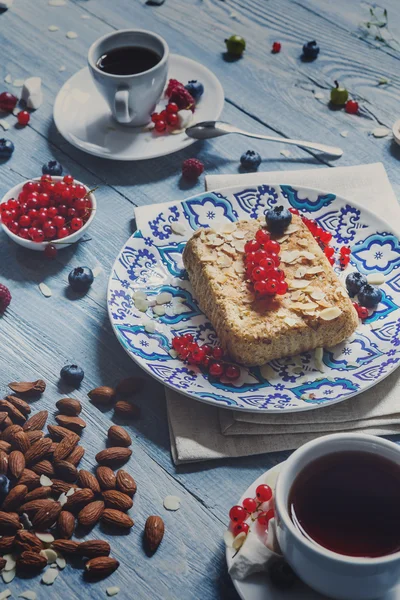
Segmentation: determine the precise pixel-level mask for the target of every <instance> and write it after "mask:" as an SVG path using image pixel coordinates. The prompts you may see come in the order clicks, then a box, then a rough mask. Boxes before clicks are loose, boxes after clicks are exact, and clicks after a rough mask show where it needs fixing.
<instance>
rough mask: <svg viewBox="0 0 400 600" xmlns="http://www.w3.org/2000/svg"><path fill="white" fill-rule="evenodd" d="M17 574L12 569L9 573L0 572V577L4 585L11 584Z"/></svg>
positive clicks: (15, 570)
mask: <svg viewBox="0 0 400 600" xmlns="http://www.w3.org/2000/svg"><path fill="white" fill-rule="evenodd" d="M16 573H17V569H12V570H11V571H4V570H3V571H2V572H1V576H2V578H3V581H4V583H11V582H12V580H13V579H14V577H15V575H16Z"/></svg>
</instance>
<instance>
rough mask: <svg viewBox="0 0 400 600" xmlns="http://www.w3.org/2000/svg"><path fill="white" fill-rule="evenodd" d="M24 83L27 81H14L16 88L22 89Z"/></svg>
mask: <svg viewBox="0 0 400 600" xmlns="http://www.w3.org/2000/svg"><path fill="white" fill-rule="evenodd" d="M24 81H25V79H14V81H13V82H12V84H13V86H14V87H22V86H23V85H24ZM18 112H19V110H18Z"/></svg>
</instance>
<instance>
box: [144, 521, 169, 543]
mask: <svg viewBox="0 0 400 600" xmlns="http://www.w3.org/2000/svg"><path fill="white" fill-rule="evenodd" d="M163 537H164V521H163V520H162V518H161V517H157V516H151V517H148V518H147V521H146V525H145V528H144V544H145V548H146V550H147V551H148V552H155V551H156V550H157V548H158V546H159V545H160V544H161V540H162V539H163Z"/></svg>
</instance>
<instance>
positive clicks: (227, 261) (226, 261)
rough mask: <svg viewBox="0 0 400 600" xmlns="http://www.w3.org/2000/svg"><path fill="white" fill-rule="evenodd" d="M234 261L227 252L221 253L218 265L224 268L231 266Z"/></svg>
mask: <svg viewBox="0 0 400 600" xmlns="http://www.w3.org/2000/svg"><path fill="white" fill-rule="evenodd" d="M232 262H233V261H232V259H231V258H230V257H229V256H227V255H226V254H221V255H220V256H219V257H218V259H217V265H219V266H220V267H222V268H227V267H230V266H231V265H232Z"/></svg>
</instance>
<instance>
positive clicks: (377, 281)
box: [367, 273, 385, 285]
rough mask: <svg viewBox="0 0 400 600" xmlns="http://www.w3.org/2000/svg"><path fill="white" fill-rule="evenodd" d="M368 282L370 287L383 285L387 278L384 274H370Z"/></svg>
mask: <svg viewBox="0 0 400 600" xmlns="http://www.w3.org/2000/svg"><path fill="white" fill-rule="evenodd" d="M367 281H368V283H369V284H370V285H383V284H384V283H385V276H384V274H383V273H370V274H369V275H367Z"/></svg>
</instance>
